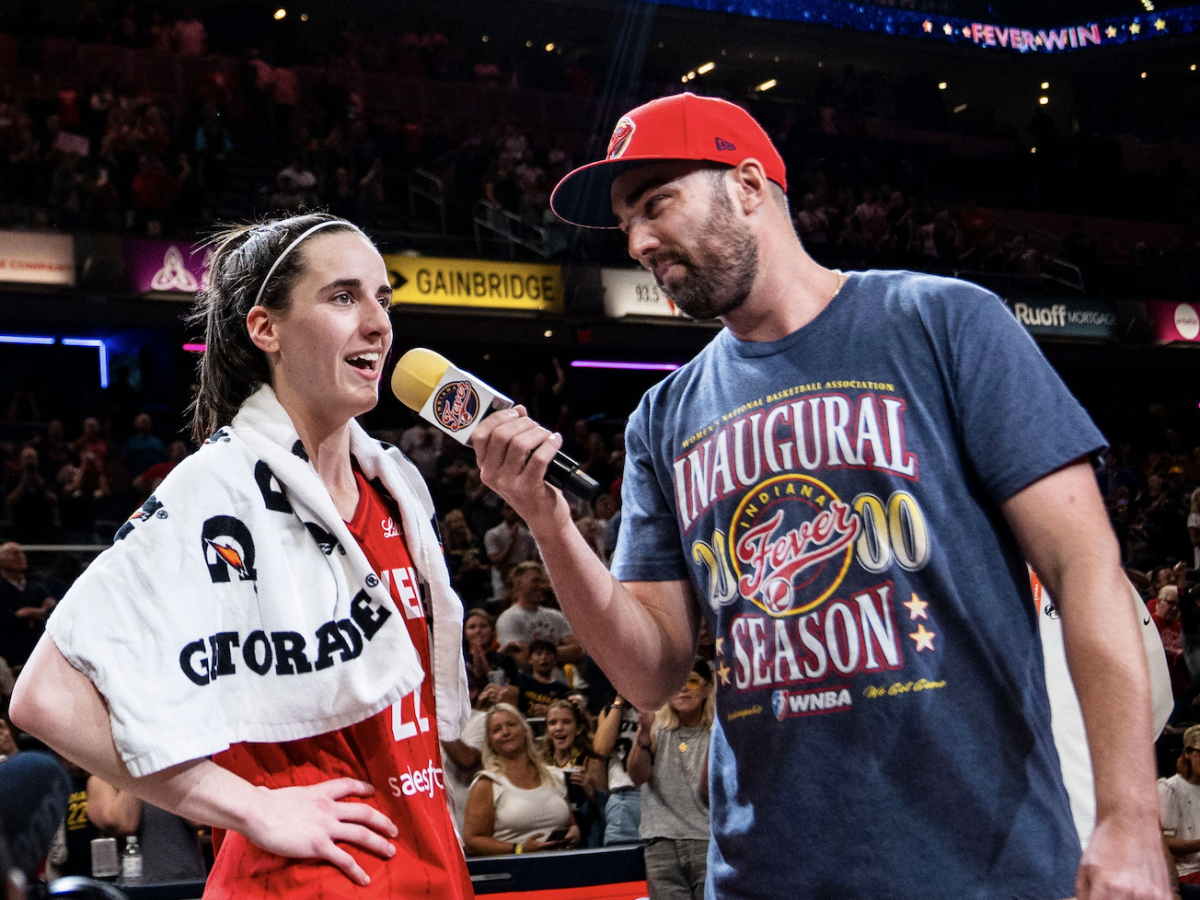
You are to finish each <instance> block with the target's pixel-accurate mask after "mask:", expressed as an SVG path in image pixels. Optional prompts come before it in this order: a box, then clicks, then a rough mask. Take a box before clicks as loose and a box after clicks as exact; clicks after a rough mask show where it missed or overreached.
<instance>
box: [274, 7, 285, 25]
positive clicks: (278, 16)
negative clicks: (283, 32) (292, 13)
mask: <svg viewBox="0 0 1200 900" xmlns="http://www.w3.org/2000/svg"><path fill="white" fill-rule="evenodd" d="M286 18H287V10H286V9H284V8H283V7H280V8H279V9H277V10H275V21H276V22H278V21H280V20H281V19H286Z"/></svg>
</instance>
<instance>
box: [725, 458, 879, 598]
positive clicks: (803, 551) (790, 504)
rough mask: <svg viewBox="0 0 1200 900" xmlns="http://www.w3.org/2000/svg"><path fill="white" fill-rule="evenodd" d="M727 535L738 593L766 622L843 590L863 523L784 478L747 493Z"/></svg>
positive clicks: (808, 486)
mask: <svg viewBox="0 0 1200 900" xmlns="http://www.w3.org/2000/svg"><path fill="white" fill-rule="evenodd" d="M730 530H731V538H730V539H731V541H732V544H733V546H732V548H731V550H732V553H731V554H730V555H731V556H732V558H733V565H734V573H735V575H736V576H737V587H738V592H739V593H740V594H741V595H742V596H743V597H745V598H746V599H747V600H749V601H750V602H751V603H753V604H754V605H755V606H757V607H759V608H760V609H762V610H763V611H764V612H767V613H770V614H771V615H774V616H780V615H796V614H798V613H804V612H808V611H809V610H810V609H812V608H813V607H815V606H818V605H820V604H821V602H822V601H824V600H825V599H826V598H827V597H829V596H830V595H831V594H832V593H833V592H834V591H835V590H837V587H838V585H840V584H841V583H842V579H843V578H844V577H845V576H846V570H847V569H848V568H849V567H850V560H851V559H852V558H853V556H854V541H855V539H856V538H857V537H858V535H859V533H860V532H861V531H862V520H861V519H860V518H859V516H858V515H857V514H856V513H855V512H854V511H853V510H852V509H851V508H850V506H849V505H848V504H846V503H844V502H843V501H842V500H841V498H839V497H838V496H837V494H835V493H834V492H833V491H832V490H830V489H829V488H828V487H827V486H826V485H824V484H822V483H821V482H820V481H817V480H816V479H815V478H812V477H810V476H808V475H799V474H788V475H781V476H779V477H777V478H771V479H768V480H767V481H764V482H762V483H761V484H760V485H758V487H756V488H755V489H754V490H752V491H750V492H748V493H747V494H746V496H745V497H744V498H743V499H742V502H741V503H740V504H739V505H738V508H737V511H736V512H735V513H734V516H733V523H732V527H731V529H730Z"/></svg>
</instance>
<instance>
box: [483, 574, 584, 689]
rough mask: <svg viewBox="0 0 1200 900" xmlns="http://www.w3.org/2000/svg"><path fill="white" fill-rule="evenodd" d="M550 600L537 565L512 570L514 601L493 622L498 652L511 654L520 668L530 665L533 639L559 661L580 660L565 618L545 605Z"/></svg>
mask: <svg viewBox="0 0 1200 900" xmlns="http://www.w3.org/2000/svg"><path fill="white" fill-rule="evenodd" d="M553 599H554V592H553V588H552V587H551V586H550V578H549V576H547V575H546V568H545V567H544V566H543V565H542V564H541V563H540V562H535V561H532V560H531V561H528V562H523V563H521V564H520V565H519V566H517V567H516V568H515V569H513V572H512V601H513V602H512V606H510V607H509V608H508V609H506V610H505V611H504V612H502V613H501V614H500V618H499V619H498V620H497V621H496V637H497V639H498V640H499V641H500V649H501V650H504V651H505V652H508V653H512V654H513V656H515V657H516V658H517V661H518V662H519V664H520V665H521V668H522V669H524V668H527V667H528V665H529V652H530V646H531V644H532V642H533V641H536V640H542V641H549V642H550V643H551V644H553V645H554V646H555V648H556V652H557V654H558V661H559V662H563V663H577V662H579V661H580V660H581V659H583V649H582V648H581V647H580V646H579V639H578V638H576V637H575V634H574V633H573V632H572V631H571V626H570V625H568V624H567V618H566V616H564V615H563V614H562V613H561V612H559V611H558V610H557V609H551V608H550V607H549V606H547V605H546V604H547V603H548V602H550V601H551V600H553Z"/></svg>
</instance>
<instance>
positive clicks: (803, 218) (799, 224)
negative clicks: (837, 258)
mask: <svg viewBox="0 0 1200 900" xmlns="http://www.w3.org/2000/svg"><path fill="white" fill-rule="evenodd" d="M802 202H803V206H802V207H801V209H800V211H799V212H798V213H796V233H797V234H798V235H799V236H800V242H801V243H802V244H804V246H805V248H806V249H807V250H808V252H809V253H810V254H815V255H816V256H817V257H819V258H822V259H823V258H825V250H826V247H827V245H828V243H829V218H828V217H827V216H826V215H825V213H824V211H823V210H822V209H821V207H820V204H819V203H817V198H816V195H815V194H805V195H804V200H803V201H802Z"/></svg>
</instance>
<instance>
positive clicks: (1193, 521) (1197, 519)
mask: <svg viewBox="0 0 1200 900" xmlns="http://www.w3.org/2000/svg"><path fill="white" fill-rule="evenodd" d="M1187 531H1188V540H1189V541H1191V542H1192V566H1191V567H1192V568H1193V569H1200V487H1198V488H1196V489H1195V490H1194V491H1192V495H1191V497H1190V498H1189V500H1188V517H1187Z"/></svg>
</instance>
